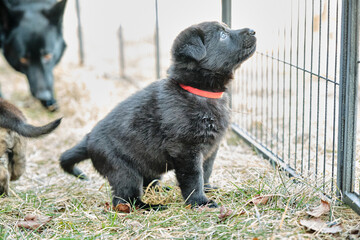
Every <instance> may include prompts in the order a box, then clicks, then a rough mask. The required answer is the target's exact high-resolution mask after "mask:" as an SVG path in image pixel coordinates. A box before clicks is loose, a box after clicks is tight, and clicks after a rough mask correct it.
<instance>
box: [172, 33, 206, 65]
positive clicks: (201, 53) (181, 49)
mask: <svg viewBox="0 0 360 240" xmlns="http://www.w3.org/2000/svg"><path fill="white" fill-rule="evenodd" d="M175 43H176V44H175V46H174V51H173V54H174V56H175V57H190V58H192V59H195V60H196V61H200V60H201V59H203V58H204V57H205V56H206V48H205V45H204V36H203V33H202V31H200V30H199V29H195V28H193V29H187V30H185V31H184V32H182V34H180V35H179V36H178V37H177V39H176V41H175Z"/></svg>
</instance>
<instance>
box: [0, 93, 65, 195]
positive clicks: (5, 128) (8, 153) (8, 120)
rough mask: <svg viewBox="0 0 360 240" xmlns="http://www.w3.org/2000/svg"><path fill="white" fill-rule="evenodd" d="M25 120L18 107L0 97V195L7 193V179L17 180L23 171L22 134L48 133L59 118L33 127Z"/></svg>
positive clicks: (34, 135) (31, 135) (58, 122)
mask: <svg viewBox="0 0 360 240" xmlns="http://www.w3.org/2000/svg"><path fill="white" fill-rule="evenodd" d="M25 121H26V119H25V117H24V115H23V114H22V113H21V111H20V110H19V109H17V108H16V107H15V106H14V105H12V104H10V103H9V102H6V101H5V100H3V99H1V98H0V196H2V195H7V194H8V189H9V181H10V180H11V181H13V180H17V179H18V178H19V177H20V176H21V175H22V174H23V173H24V171H25V161H26V158H25V150H26V139H25V138H24V137H22V136H25V137H38V136H41V135H43V134H47V133H50V132H51V131H53V130H54V129H55V128H56V127H57V126H58V125H59V124H60V121H61V119H58V120H55V121H54V122H51V123H49V124H47V125H45V126H43V127H34V126H32V125H29V124H27V123H26V122H25ZM21 135H22V136H21Z"/></svg>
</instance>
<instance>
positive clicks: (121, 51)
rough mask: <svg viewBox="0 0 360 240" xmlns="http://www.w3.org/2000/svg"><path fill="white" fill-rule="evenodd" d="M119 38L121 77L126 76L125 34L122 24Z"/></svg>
mask: <svg viewBox="0 0 360 240" xmlns="http://www.w3.org/2000/svg"><path fill="white" fill-rule="evenodd" d="M118 38H119V61H120V77H122V78H125V57H124V36H123V29H122V26H121V25H120V27H119V30H118Z"/></svg>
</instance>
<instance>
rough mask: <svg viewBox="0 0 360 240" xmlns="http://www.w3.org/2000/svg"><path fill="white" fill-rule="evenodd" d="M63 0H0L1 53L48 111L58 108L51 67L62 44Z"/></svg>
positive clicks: (58, 57) (63, 48)
mask: <svg viewBox="0 0 360 240" xmlns="http://www.w3.org/2000/svg"><path fill="white" fill-rule="evenodd" d="M66 1H67V0H62V1H60V2H56V0H35V1H30V0H0V47H1V48H2V49H3V54H4V56H5V58H6V60H7V61H8V63H9V64H10V65H11V66H12V67H13V68H14V69H15V70H17V71H19V72H22V73H24V74H25V75H26V77H27V79H28V82H29V85H30V90H31V93H32V95H33V96H34V97H36V98H37V99H39V100H40V101H41V103H42V104H43V106H45V107H46V108H47V109H49V110H50V111H54V110H56V109H57V108H58V106H57V103H56V100H55V97H54V89H53V88H54V77H53V72H52V71H53V68H54V66H55V65H56V64H57V63H58V62H59V61H60V59H61V57H62V55H63V52H64V50H65V47H66V44H65V41H64V39H63V36H62V20H63V14H64V9H65V5H66ZM0 94H1V93H0Z"/></svg>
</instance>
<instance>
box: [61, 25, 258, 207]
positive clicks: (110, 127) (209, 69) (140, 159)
mask: <svg viewBox="0 0 360 240" xmlns="http://www.w3.org/2000/svg"><path fill="white" fill-rule="evenodd" d="M254 35H255V32H254V31H253V30H250V29H241V30H231V29H229V28H228V27H227V26H226V25H224V24H220V23H218V22H204V23H201V24H198V25H193V26H191V27H189V28H187V29H185V30H184V31H182V32H181V33H180V34H179V35H178V36H177V38H176V39H175V41H174V44H173V47H172V61H173V63H172V65H171V67H170V69H169V72H168V78H167V79H163V80H160V81H157V82H154V83H152V84H150V85H149V86H148V87H146V88H145V89H143V90H141V91H139V92H137V93H135V94H134V95H132V96H131V97H129V98H128V99H126V100H125V101H123V102H121V103H120V104H119V105H118V106H117V107H116V108H115V109H114V110H113V111H111V112H110V113H109V114H108V115H107V116H106V117H105V118H104V119H103V120H101V121H100V122H99V123H98V124H97V125H96V126H95V127H94V129H93V130H92V131H91V132H90V133H89V134H87V135H86V136H85V137H84V139H83V140H82V141H81V142H80V143H79V144H78V145H76V146H75V147H73V148H72V149H69V150H67V151H66V152H64V153H63V154H62V156H61V158H60V164H61V166H62V168H63V169H64V170H65V171H66V172H68V173H70V174H73V175H75V176H77V177H80V178H86V176H85V175H84V174H83V173H82V171H81V170H79V169H78V168H77V167H76V166H74V165H75V164H76V163H79V162H81V161H83V160H85V159H88V158H91V160H92V162H93V165H94V167H95V168H96V170H97V171H98V172H99V173H100V174H101V175H103V176H104V177H106V178H107V180H108V181H109V183H110V185H111V187H112V191H113V205H114V206H116V205H117V204H119V203H125V202H128V201H130V202H134V201H135V204H137V205H138V206H140V207H143V206H147V205H146V204H145V203H143V202H142V201H141V199H140V198H141V195H142V191H143V190H142V189H143V186H146V185H147V184H149V183H151V182H152V181H153V180H154V179H159V178H160V176H161V175H162V174H163V173H165V172H166V171H169V170H175V174H176V178H177V180H178V182H179V186H180V188H181V192H182V195H183V197H184V199H185V200H186V203H187V204H191V205H193V206H194V205H206V204H208V205H209V206H210V207H217V204H216V203H215V202H213V201H211V200H209V199H208V198H207V197H206V196H205V193H204V188H205V187H206V188H211V186H210V184H209V178H210V175H211V172H212V168H213V163H214V160H215V157H216V153H217V151H218V148H219V144H220V141H221V139H222V138H223V136H224V134H225V132H226V130H227V128H228V126H229V121H230V109H229V107H228V95H227V94H226V93H225V94H224V95H223V97H222V98H220V99H210V98H205V97H200V96H197V95H194V94H192V93H190V92H187V91H185V90H184V89H182V88H181V87H180V86H179V84H184V85H189V86H192V87H195V88H198V89H201V90H206V91H213V92H221V91H226V88H227V85H228V83H229V82H230V81H231V80H232V78H233V73H234V71H235V69H236V68H238V67H239V66H240V64H241V63H242V62H243V61H245V60H246V59H247V58H249V57H250V56H251V55H252V54H253V52H254V51H255V46H256V38H255V36H254Z"/></svg>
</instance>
